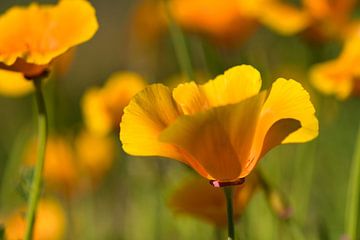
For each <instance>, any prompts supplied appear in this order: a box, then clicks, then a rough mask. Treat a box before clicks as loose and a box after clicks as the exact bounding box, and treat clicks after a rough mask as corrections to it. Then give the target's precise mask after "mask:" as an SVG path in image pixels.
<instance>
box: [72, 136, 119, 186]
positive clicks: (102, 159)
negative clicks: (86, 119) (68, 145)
mask: <svg viewBox="0 0 360 240" xmlns="http://www.w3.org/2000/svg"><path fill="white" fill-rule="evenodd" d="M75 151H76V156H77V160H78V164H79V167H80V168H81V169H82V170H83V171H84V172H85V173H86V174H87V175H89V176H90V177H91V178H92V179H93V180H94V181H95V182H96V181H97V180H99V179H100V178H101V177H102V176H103V175H104V173H105V172H107V171H108V170H109V169H110V167H111V165H112V162H113V161H114V158H115V142H114V139H113V138H112V137H109V136H100V135H98V134H93V133H91V132H89V131H83V132H81V133H80V134H79V135H78V136H77V137H76V139H75Z"/></svg>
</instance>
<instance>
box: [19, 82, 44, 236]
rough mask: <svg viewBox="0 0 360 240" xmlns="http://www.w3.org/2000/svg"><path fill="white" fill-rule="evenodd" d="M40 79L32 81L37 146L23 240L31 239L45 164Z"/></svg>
mask: <svg viewBox="0 0 360 240" xmlns="http://www.w3.org/2000/svg"><path fill="white" fill-rule="evenodd" d="M41 81H42V77H40V78H35V79H33V83H34V87H35V98H36V104H37V108H38V121H39V122H38V124H39V126H38V145H37V160H36V165H35V169H34V175H33V179H32V183H31V188H30V193H29V201H28V209H27V214H26V231H25V237H24V239H25V240H30V239H32V238H33V228H34V222H35V216H36V209H37V206H38V202H39V198H40V194H41V188H42V182H43V179H42V172H43V168H44V162H45V149H46V140H47V114H46V107H45V100H44V96H43V92H42V90H41Z"/></svg>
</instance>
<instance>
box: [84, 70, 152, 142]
mask: <svg viewBox="0 0 360 240" xmlns="http://www.w3.org/2000/svg"><path fill="white" fill-rule="evenodd" d="M144 87H145V81H144V80H143V78H142V77H141V76H139V75H138V74H135V73H130V72H119V73H115V74H113V75H112V76H111V77H110V78H109V80H108V81H107V82H106V84H105V86H104V87H102V88H91V89H89V90H88V91H87V92H86V93H85V94H84V97H83V100H82V111H83V116H84V121H85V125H86V127H87V129H88V130H89V131H92V132H94V133H97V134H101V135H106V134H108V133H109V132H111V131H112V130H114V129H115V128H117V127H118V126H119V123H120V120H121V116H122V114H123V109H124V107H125V106H126V105H127V104H128V103H129V101H130V99H131V98H132V97H133V96H134V95H135V94H136V93H137V92H139V91H140V90H142V89H143V88H144Z"/></svg>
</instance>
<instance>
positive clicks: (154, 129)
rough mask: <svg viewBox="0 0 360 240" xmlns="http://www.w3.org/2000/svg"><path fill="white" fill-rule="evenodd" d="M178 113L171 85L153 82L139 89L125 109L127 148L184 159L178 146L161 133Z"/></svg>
mask: <svg viewBox="0 0 360 240" xmlns="http://www.w3.org/2000/svg"><path fill="white" fill-rule="evenodd" d="M178 116H179V112H178V109H177V106H176V103H175V102H174V100H173V99H172V96H171V91H170V89H169V88H167V87H165V86H164V85H161V84H153V85H151V86H149V87H147V88H145V89H144V90H143V91H141V92H140V93H138V94H137V95H136V96H135V97H134V98H133V99H132V100H131V101H130V103H129V105H128V106H127V107H126V108H125V109H124V115H123V117H122V122H121V123H120V140H121V142H122V144H123V149H124V151H125V152H127V153H129V154H132V155H139V156H163V157H169V158H174V159H177V160H181V156H180V155H179V153H178V151H177V149H176V148H175V147H173V146H171V145H170V144H166V143H163V142H160V141H159V140H158V136H159V135H160V133H161V131H163V130H164V129H165V128H166V127H168V126H169V125H170V124H171V123H173V122H174V121H175V119H176V118H177V117H178Z"/></svg>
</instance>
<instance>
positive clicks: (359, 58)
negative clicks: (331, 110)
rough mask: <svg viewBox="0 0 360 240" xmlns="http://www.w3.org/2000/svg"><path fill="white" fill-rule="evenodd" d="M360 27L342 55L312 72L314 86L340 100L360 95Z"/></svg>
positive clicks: (317, 66) (350, 38) (346, 43)
mask: <svg viewBox="0 0 360 240" xmlns="http://www.w3.org/2000/svg"><path fill="white" fill-rule="evenodd" d="M359 64H360V27H359V28H358V30H357V32H356V31H355V32H354V33H353V34H352V35H351V36H350V37H349V38H348V39H347V40H346V41H345V45H344V47H343V49H342V51H341V53H340V55H339V56H338V57H337V58H336V59H333V60H330V61H327V62H324V63H319V64H317V65H315V66H313V67H312V69H311V70H310V78H311V82H312V83H313V85H314V86H315V87H316V88H317V89H318V90H320V91H321V92H323V93H324V94H334V95H335V96H336V97H337V98H339V99H345V98H347V97H349V96H351V95H359V94H360V82H359V77H360V70H359V67H358V66H359Z"/></svg>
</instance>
